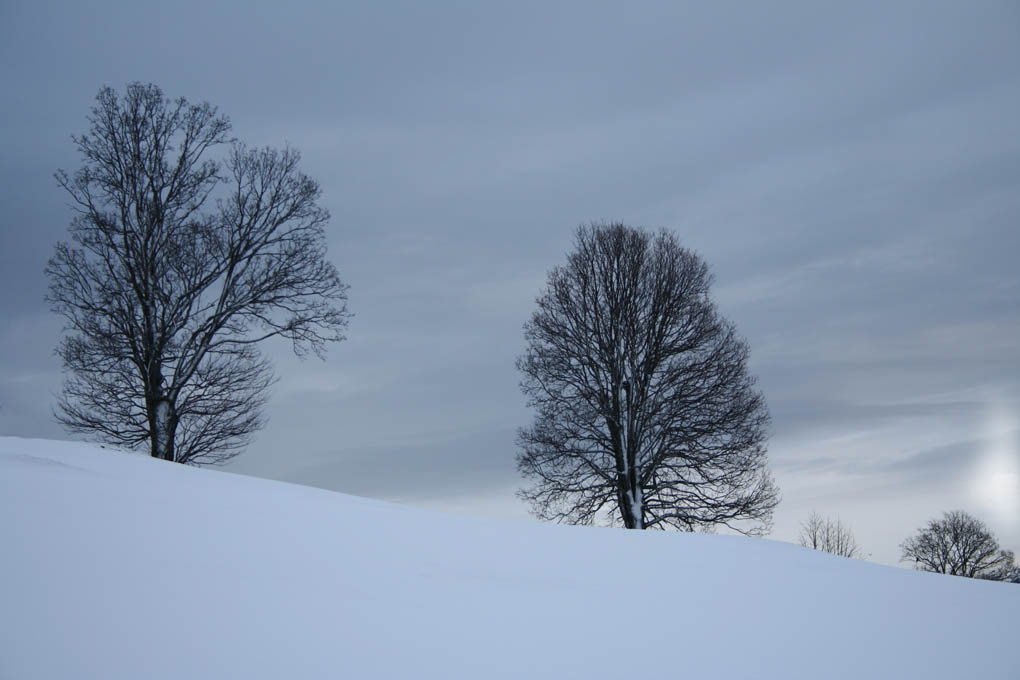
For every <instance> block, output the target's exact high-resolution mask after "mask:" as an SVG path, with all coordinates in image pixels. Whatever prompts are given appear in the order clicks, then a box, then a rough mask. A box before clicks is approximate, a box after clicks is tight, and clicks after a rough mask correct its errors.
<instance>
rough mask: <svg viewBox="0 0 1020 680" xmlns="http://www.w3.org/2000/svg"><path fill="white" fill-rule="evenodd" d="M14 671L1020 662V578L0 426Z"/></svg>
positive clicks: (467, 674)
mask: <svg viewBox="0 0 1020 680" xmlns="http://www.w3.org/2000/svg"><path fill="white" fill-rule="evenodd" d="M0 511H2V517H3V522H2V529H0V545H2V546H3V552H2V557H0V612H2V614H0V678H4V679H5V680H6V679H15V678H17V679H28V678H234V677H236V678H319V677H321V678H603V677H605V678H608V677H615V678H620V677H640V676H653V677H657V678H658V677H663V678H668V677H678V678H679V677H708V678H751V677H754V678H871V677H903V678H925V679H926V680H931V679H933V678H953V679H954V680H956V679H958V678H963V677H998V678H1006V677H1014V678H1015V677H1020V644H1018V642H1017V636H1016V630H1017V622H1018V621H1020V587H1017V586H1015V585H1007V584H1000V583H987V582H981V581H973V580H968V579H962V578H955V577H948V576H937V575H932V574H922V573H916V572H912V571H909V570H906V569H895V568H891V567H884V566H879V565H873V564H867V563H864V562H859V561H853V560H846V559H842V558H838V557H833V556H830V555H826V554H822V553H817V552H812V551H809V550H806V549H803V548H799V547H796V546H793V545H789V544H785V543H779V542H774V541H767V540H756V539H748V538H743V537H736V536H705V535H690V534H677V533H658V532H627V531H623V530H609V529H589V528H577V527H563V526H553V525H542V524H537V523H535V524H532V523H526V522H519V523H516V522H500V521H493V520H482V519H473V518H465V517H455V516H448V515H444V514H440V513H430V512H424V511H420V510H412V509H408V508H403V507H400V506H396V505H390V504H386V503H382V502H377V501H371V500H366V499H361V498H354V497H350V496H344V495H341V494H337V493H330V492H327V491H321V490H317V489H311V488H305V487H300V486H295V485H289V484H283V483H278V482H270V481H266V480H260V479H255V478H249V477H242V476H238V475H232V474H227V473H222V472H216V471H210V470H199V469H194V468H189V467H185V466H181V465H174V464H170V463H165V462H162V461H157V460H153V459H150V458H145V457H141V456H136V455H130V454H124V453H117V452H112V451H109V450H102V449H100V448H99V447H96V446H91V445H85V444H76V443H68V442H52V441H41V440H26V439H15V438H0Z"/></svg>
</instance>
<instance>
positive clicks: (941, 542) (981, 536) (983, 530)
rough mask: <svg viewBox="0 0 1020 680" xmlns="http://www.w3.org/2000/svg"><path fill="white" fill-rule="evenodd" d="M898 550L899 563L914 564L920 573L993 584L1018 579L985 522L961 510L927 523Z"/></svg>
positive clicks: (1011, 561)
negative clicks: (944, 575) (951, 576)
mask: <svg viewBox="0 0 1020 680" xmlns="http://www.w3.org/2000/svg"><path fill="white" fill-rule="evenodd" d="M900 547H901V548H902V550H903V555H902V557H901V558H900V561H902V562H913V563H914V566H915V568H917V569H919V570H921V571H933V572H937V573H939V574H953V575H955V576H966V577H969V578H982V579H990V580H994V581H1008V580H1012V579H1013V578H1016V576H1017V566H1016V563H1015V561H1014V555H1013V553H1012V552H1011V551H1009V550H1002V549H1001V548H1000V547H999V542H998V541H997V540H996V539H995V536H994V535H992V532H991V531H990V530H989V529H988V527H987V526H985V523H984V522H982V521H981V520H979V519H977V518H976V517H973V516H971V515H969V514H967V513H966V512H963V511H962V510H954V511H952V512H947V513H944V514H943V515H942V519H933V520H931V521H929V522H928V524H927V525H925V526H924V527H922V528H921V529H920V530H919V532H918V534H917V535H916V536H913V537H911V538H908V539H907V540H905V541H904V542H903V543H902V544H901V545H900Z"/></svg>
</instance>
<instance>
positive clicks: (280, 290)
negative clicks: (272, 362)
mask: <svg viewBox="0 0 1020 680" xmlns="http://www.w3.org/2000/svg"><path fill="white" fill-rule="evenodd" d="M89 122H90V123H91V126H90V130H89V132H88V133H87V134H84V135H81V136H79V137H73V138H72V139H73V140H74V142H75V144H76V146H77V148H78V151H79V152H80V154H81V157H82V160H83V163H84V164H83V166H82V167H81V169H80V170H78V171H77V172H76V173H74V174H73V175H69V174H67V173H65V172H63V171H60V172H58V173H57V175H56V176H57V180H58V182H59V183H60V185H61V186H62V187H63V188H64V189H65V190H66V191H67V194H68V195H69V196H70V198H71V203H72V207H73V208H74V210H75V212H76V215H75V217H74V220H73V221H72V223H71V227H70V232H71V239H72V241H73V243H72V244H68V243H59V244H58V245H57V247H56V252H55V254H54V256H53V258H52V259H51V260H50V262H49V265H48V267H47V270H46V271H47V274H48V275H49V277H50V288H49V294H48V296H47V300H48V301H49V302H50V303H51V305H52V306H53V309H54V311H56V312H58V313H60V314H62V315H63V316H64V317H65V319H66V320H67V326H66V331H67V334H66V335H65V337H64V338H63V339H62V341H61V343H60V345H59V347H58V349H57V353H58V354H59V355H60V357H61V358H62V359H63V363H64V367H65V370H66V371H68V373H69V376H68V378H67V380H66V382H65V385H64V390H63V394H62V396H61V398H60V400H59V402H58V406H57V418H58V420H60V422H62V423H63V424H64V425H65V426H66V427H67V428H68V429H69V430H71V431H73V432H79V433H85V434H89V435H92V436H95V437H97V438H99V439H100V440H103V441H106V442H108V443H111V444H115V445H120V446H127V447H132V448H138V447H147V448H148V449H149V450H150V451H151V454H152V455H153V456H154V457H157V458H162V459H166V460H171V461H178V462H182V463H196V464H216V463H222V462H224V461H226V460H228V459H229V458H231V457H233V456H234V455H236V454H237V453H238V452H239V450H240V449H241V448H243V446H244V445H245V443H246V442H247V441H248V439H249V436H250V435H251V433H252V432H254V431H255V430H256V429H258V428H259V427H260V426H261V425H262V422H263V421H262V417H261V415H260V414H261V407H262V405H263V404H264V402H265V399H266V394H267V388H268V387H269V385H270V384H271V383H272V380H273V377H272V371H271V369H270V366H269V364H268V363H267V362H266V360H265V359H263V358H262V357H261V356H260V354H259V352H258V350H257V347H256V345H257V344H258V343H259V342H261V341H263V340H266V339H268V338H272V337H275V336H279V337H283V338H287V339H289V340H291V341H292V343H293V348H294V350H295V351H296V352H298V353H305V352H307V351H309V350H310V351H312V352H315V353H316V354H318V355H320V356H322V353H323V350H324V347H325V344H326V343H327V342H332V341H338V340H341V339H343V334H342V332H343V330H344V328H345V327H346V324H347V318H348V314H347V307H346V300H347V296H346V286H345V285H344V284H343V283H342V282H341V281H340V277H339V275H338V274H337V271H336V268H335V267H334V266H333V265H332V264H331V263H329V262H328V261H327V260H326V259H325V255H326V246H325V236H324V232H323V227H324V225H325V224H326V223H327V221H328V219H329V214H328V213H327V211H326V210H325V209H324V208H322V207H320V206H319V205H318V203H317V201H318V198H319V195H320V190H319V186H318V184H317V183H316V182H315V181H314V180H312V179H310V178H309V177H308V176H306V175H304V174H303V173H301V172H300V171H299V169H298V161H299V155H298V153H297V152H296V151H294V150H291V149H286V150H284V151H277V150H273V149H269V148H266V149H249V148H247V147H245V146H243V145H241V144H238V143H236V142H235V141H234V140H233V139H231V138H230V137H229V133H230V122H229V120H228V119H227V118H226V117H225V116H222V115H219V114H218V113H217V110H216V109H215V108H214V107H212V106H211V105H209V104H208V103H203V104H197V105H196V104H190V103H188V102H187V101H186V100H185V99H183V98H182V99H177V100H170V99H167V98H165V97H164V96H163V93H162V91H161V90H160V89H159V88H158V87H156V86H155V85H143V84H139V83H135V84H132V85H130V86H128V88H127V90H126V92H125V93H124V94H123V96H118V94H117V93H116V92H115V91H114V90H112V89H110V88H103V89H102V90H100V92H99V94H98V95H97V97H96V104H95V106H94V107H93V108H92V114H91V116H90V117H89ZM221 148H222V149H225V150H226V153H225V154H223V157H222V158H214V157H213V153H214V152H215V151H217V150H218V149H221Z"/></svg>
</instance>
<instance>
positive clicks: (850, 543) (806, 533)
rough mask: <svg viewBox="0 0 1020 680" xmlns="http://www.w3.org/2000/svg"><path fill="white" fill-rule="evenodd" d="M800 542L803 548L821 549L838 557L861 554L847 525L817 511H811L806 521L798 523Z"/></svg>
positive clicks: (858, 556) (859, 556) (854, 556)
mask: <svg viewBox="0 0 1020 680" xmlns="http://www.w3.org/2000/svg"><path fill="white" fill-rule="evenodd" d="M800 544H801V545H802V546H804V547H805V548H811V549H813V550H823V551H825V552H827V553H832V554H833V555H839V556H840V557H853V558H861V557H862V556H863V554H862V552H861V547H860V546H859V545H857V539H856V538H855V537H854V532H853V530H852V529H850V527H849V525H847V524H844V523H843V522H842V521H841V520H840V519H839V518H838V517H837V518H836V519H832V518H829V517H822V516H821V515H819V514H818V513H817V512H812V513H811V516H810V517H808V519H807V521H806V522H804V523H802V524H801V525H800Z"/></svg>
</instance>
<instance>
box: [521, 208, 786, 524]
mask: <svg viewBox="0 0 1020 680" xmlns="http://www.w3.org/2000/svg"><path fill="white" fill-rule="evenodd" d="M575 244H576V247H575V250H574V252H572V253H571V254H570V255H568V257H567V263H566V265H565V266H562V267H557V268H555V269H553V270H552V271H551V272H550V273H549V277H548V281H547V284H546V288H545V290H544V291H543V292H542V294H541V295H540V296H539V298H538V300H537V301H536V304H537V306H538V309H537V310H536V311H535V312H534V314H533V315H532V317H531V320H530V321H528V322H527V323H526V324H525V330H524V335H525V339H526V341H527V350H526V351H525V353H524V355H523V356H521V357H520V359H519V360H518V363H517V366H518V368H519V369H520V371H521V372H522V373H523V376H524V378H523V381H522V384H521V385H522V389H523V391H524V393H525V394H526V395H527V396H528V397H529V405H530V406H532V407H534V408H535V410H536V414H535V419H534V422H533V424H532V425H531V427H528V428H524V429H522V430H521V431H520V433H519V443H520V446H521V448H522V451H521V453H520V455H519V456H518V468H519V470H520V471H521V473H522V474H523V475H524V477H525V478H526V479H528V480H529V481H531V482H533V486H531V487H529V488H526V489H523V490H522V491H521V492H520V495H521V497H522V498H524V499H525V500H527V501H529V502H530V503H531V506H532V511H533V512H534V513H535V514H536V515H537V516H539V517H541V518H543V519H551V520H555V521H561V522H568V523H574V524H590V523H593V522H594V521H595V520H596V519H597V518H606V519H609V520H610V521H612V522H614V523H620V524H622V525H623V526H624V527H626V528H628V529H648V528H657V529H663V528H668V527H672V528H676V529H680V530H685V531H694V530H699V529H703V528H706V527H712V526H715V525H720V524H722V525H726V526H731V527H733V528H735V529H737V530H739V531H743V532H745V533H761V532H764V531H766V530H767V528H768V526H769V525H770V521H771V517H772V511H773V509H774V508H775V506H776V504H777V503H778V502H779V494H778V490H777V489H776V486H775V484H774V483H773V481H772V476H771V474H770V473H769V470H768V465H767V462H768V461H767V453H766V444H767V440H768V423H769V414H768V408H767V406H766V404H765V399H764V397H763V396H762V394H761V393H760V392H759V391H758V390H757V389H755V379H754V377H753V376H751V375H750V374H749V372H748V370H747V359H748V355H749V349H748V345H747V343H746V342H745V341H744V340H743V339H741V338H740V336H739V335H738V334H737V331H736V329H735V328H734V326H733V324H731V323H730V322H728V321H726V320H725V319H723V318H722V316H720V314H719V313H718V311H717V310H716V307H715V305H714V304H713V302H712V300H711V298H710V297H709V287H710V285H711V282H712V277H711V274H710V273H709V270H708V266H707V265H706V264H705V263H704V262H703V261H702V260H701V259H700V258H699V257H698V256H697V255H696V254H695V253H693V252H692V251H690V250H687V249H686V248H683V247H682V246H681V245H680V243H679V242H678V240H677V238H676V237H675V236H674V235H673V234H671V233H669V232H666V231H661V232H659V233H657V234H651V233H648V232H646V231H643V230H641V229H635V228H632V227H628V226H625V225H622V224H593V225H591V226H587V227H581V228H580V229H578V231H577V235H576V240H575Z"/></svg>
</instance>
